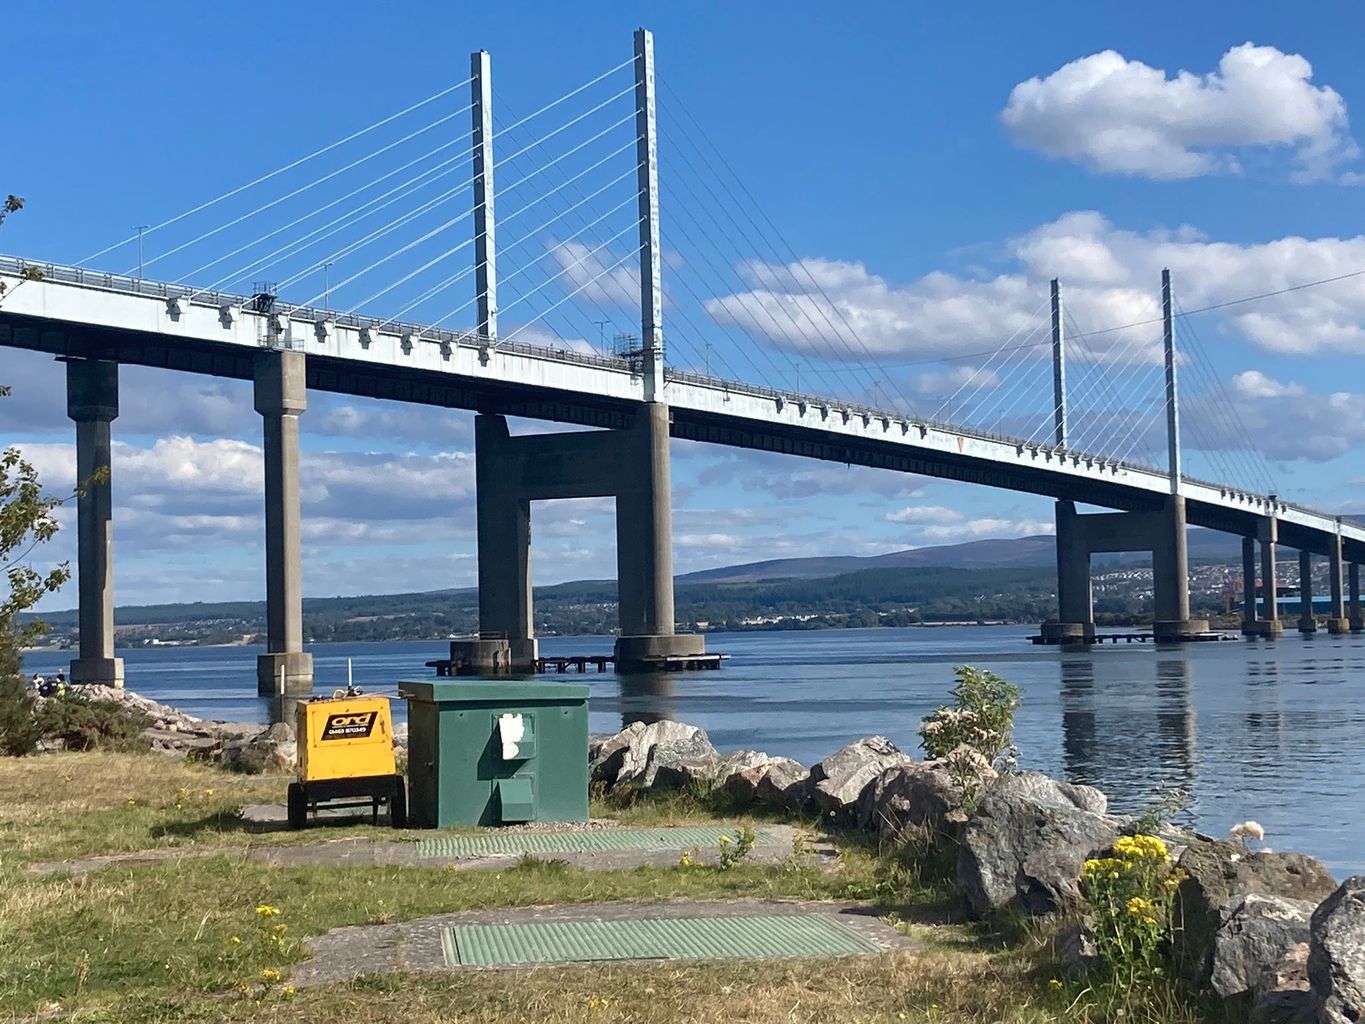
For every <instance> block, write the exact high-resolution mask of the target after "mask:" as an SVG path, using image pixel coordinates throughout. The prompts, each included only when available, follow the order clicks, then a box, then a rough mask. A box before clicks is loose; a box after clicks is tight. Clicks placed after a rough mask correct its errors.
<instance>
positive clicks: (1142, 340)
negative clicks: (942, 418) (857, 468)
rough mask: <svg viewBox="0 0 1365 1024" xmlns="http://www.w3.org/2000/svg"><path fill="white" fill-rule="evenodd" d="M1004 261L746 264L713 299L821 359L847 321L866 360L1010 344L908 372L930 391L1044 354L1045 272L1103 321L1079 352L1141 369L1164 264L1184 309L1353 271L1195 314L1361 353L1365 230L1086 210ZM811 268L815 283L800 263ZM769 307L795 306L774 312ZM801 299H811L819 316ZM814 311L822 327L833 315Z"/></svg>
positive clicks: (1156, 331) (1281, 346) (1087, 327)
mask: <svg viewBox="0 0 1365 1024" xmlns="http://www.w3.org/2000/svg"><path fill="white" fill-rule="evenodd" d="M1006 259H1007V261H1008V263H1009V267H1008V269H1007V270H1006V272H1004V273H997V274H994V275H993V276H988V277H969V276H957V275H952V274H947V273H943V272H935V273H931V274H928V275H925V276H924V277H921V278H918V279H916V280H913V281H910V282H908V283H905V284H894V283H892V282H890V281H888V280H886V279H885V278H883V277H880V276H878V275H877V274H874V273H873V272H871V271H870V270H869V269H868V268H867V267H866V266H864V265H863V264H861V263H856V262H843V263H836V262H834V261H821V260H803V261H801V262H800V263H797V264H786V265H764V266H758V265H755V264H746V265H744V266H743V267H742V268H741V272H742V274H743V275H744V278H745V280H746V282H748V283H750V284H752V286H753V287H752V289H751V290H749V291H746V292H742V293H737V294H734V295H728V296H720V297H716V298H713V299H711V300H709V302H708V304H707V308H708V311H709V312H710V314H711V316H712V317H713V318H714V319H715V320H716V321H717V322H718V323H720V324H722V325H727V326H728V325H738V326H742V327H743V328H744V329H745V330H747V331H749V332H750V333H751V334H752V335H753V336H754V337H757V338H759V339H762V340H763V341H765V342H767V343H770V344H773V345H774V346H776V347H778V348H782V349H785V350H788V351H794V352H799V353H802V354H806V355H811V356H815V357H823V358H830V357H831V356H832V354H835V350H834V349H832V348H831V347H830V345H829V339H830V337H831V336H833V335H835V334H836V333H838V332H842V333H843V335H844V338H843V341H844V343H845V344H844V345H843V346H842V347H840V348H839V349H838V353H837V354H840V355H842V357H843V358H845V359H849V360H853V359H855V358H858V359H866V356H865V355H864V354H863V353H864V352H865V351H866V352H870V353H871V354H872V355H873V356H875V357H877V358H878V359H886V360H887V361H888V362H889V363H891V364H892V365H894V363H895V361H896V359H897V358H904V359H906V360H910V361H919V360H934V359H954V358H959V357H962V356H970V355H977V356H978V359H979V354H980V353H983V352H992V351H995V350H996V349H997V348H999V347H1001V346H1002V345H1003V346H1007V347H1008V349H1009V351H1008V352H1006V353H1005V354H1004V355H1002V356H1001V357H1000V358H999V359H998V360H997V361H996V363H995V365H994V366H991V365H989V361H987V362H986V363H981V362H979V361H978V362H977V363H976V364H975V370H964V369H963V368H961V367H950V368H946V369H944V370H941V371H933V372H925V373H921V374H919V375H918V377H916V378H912V380H911V387H912V390H914V391H916V392H917V393H919V394H920V395H935V394H941V393H943V391H945V390H949V391H951V390H953V389H951V388H949V387H948V386H949V385H950V384H952V382H953V381H954V380H957V379H964V378H966V377H970V376H971V374H972V373H973V372H977V373H978V379H977V380H976V381H973V383H972V385H971V386H972V387H973V388H975V387H976V385H977V383H981V382H985V383H986V384H988V385H989V384H990V383H993V382H994V380H995V378H992V377H991V376H990V375H999V374H1000V370H999V367H1000V366H1002V365H1003V363H1004V362H1005V360H1006V359H1009V360H1010V362H1011V364H1012V369H1011V372H1012V373H1013V372H1017V370H1015V369H1014V368H1017V367H1018V366H1019V365H1020V364H1021V363H1025V362H1027V361H1029V360H1033V361H1035V362H1042V361H1045V360H1046V359H1048V358H1049V315H1048V309H1047V305H1048V282H1049V281H1050V280H1051V279H1052V278H1053V277H1058V278H1060V279H1061V281H1062V287H1063V294H1064V297H1065V302H1066V307H1067V310H1068V312H1069V315H1070V317H1071V318H1072V319H1073V320H1074V322H1075V323H1076V324H1077V325H1078V326H1079V327H1080V328H1081V330H1082V332H1095V331H1100V330H1103V331H1104V333H1100V334H1090V335H1087V336H1081V337H1076V336H1073V337H1071V339H1070V341H1069V344H1068V352H1069V353H1070V356H1071V358H1072V359H1075V360H1079V361H1089V362H1097V363H1110V364H1121V365H1123V366H1126V367H1132V366H1134V365H1148V366H1152V365H1156V364H1158V363H1160V361H1161V329H1160V325H1159V320H1160V316H1161V304H1160V294H1159V293H1160V274H1161V270H1162V268H1163V267H1169V268H1170V269H1171V272H1172V274H1173V279H1174V284H1175V292H1176V297H1177V302H1178V303H1179V304H1180V306H1181V307H1183V308H1187V309H1194V308H1199V307H1203V306H1207V305H1214V304H1217V303H1221V302H1227V301H1229V300H1233V299H1241V298H1244V297H1246V296H1247V295H1248V294H1258V293H1263V292H1277V291H1280V290H1282V289H1290V288H1294V287H1295V286H1296V285H1300V284H1303V283H1305V282H1308V281H1316V280H1324V279H1330V278H1338V277H1343V275H1345V277H1344V279H1342V280H1338V281H1335V282H1333V283H1331V284H1328V285H1325V286H1322V287H1316V288H1309V289H1302V290H1295V291H1292V292H1288V293H1286V294H1281V295H1273V296H1270V297H1268V298H1264V299H1258V300H1257V301H1255V302H1250V303H1246V304H1237V305H1233V306H1229V307H1227V308H1225V309H1220V310H1217V311H1216V312H1214V313H1212V314H1210V315H1209V317H1208V318H1207V320H1206V321H1201V322H1200V323H1201V327H1200V330H1201V332H1202V331H1203V330H1205V328H1204V327H1203V326H1202V324H1203V323H1205V322H1207V323H1208V324H1209V325H1210V326H1209V329H1211V330H1212V331H1218V332H1221V333H1223V334H1226V335H1227V336H1229V337H1233V338H1236V337H1241V338H1244V339H1246V340H1247V341H1249V342H1251V343H1252V344H1253V345H1255V346H1257V347H1259V348H1261V349H1263V350H1265V351H1268V352H1277V353H1291V354H1308V353H1313V352H1320V351H1328V350H1330V351H1341V352H1349V353H1354V354H1362V353H1365V274H1361V273H1360V271H1361V268H1362V267H1365V235H1356V236H1353V237H1348V238H1332V237H1326V238H1301V237H1294V236H1291V237H1286V238H1280V239H1276V240H1273V241H1269V242H1260V243H1257V242H1246V243H1238V242H1219V241H1216V240H1213V239H1210V238H1208V237H1207V236H1205V235H1204V234H1202V233H1201V232H1200V231H1198V230H1197V229H1195V228H1193V227H1189V226H1181V227H1177V228H1175V229H1165V228H1157V229H1153V230H1149V231H1131V230H1127V229H1124V228H1121V227H1119V226H1117V225H1115V224H1113V223H1112V222H1110V221H1109V220H1108V219H1106V218H1105V217H1103V216H1102V215H1101V214H1099V213H1096V212H1094V211H1090V210H1081V211H1074V212H1071V213H1067V214H1064V215H1062V216H1061V217H1058V218H1057V219H1056V220H1054V221H1050V222H1048V223H1046V224H1042V225H1039V226H1038V227H1036V228H1034V229H1033V230H1031V231H1028V232H1026V233H1025V234H1023V235H1021V236H1019V237H1018V238H1015V239H1013V240H1012V241H1010V242H1009V243H1008V245H1007V248H1006ZM813 266H817V267H818V271H819V273H818V274H817V275H814V276H815V279H817V280H819V281H820V282H821V287H819V288H816V287H815V286H814V285H813V284H812V283H811V278H809V277H807V276H806V274H805V272H804V271H805V270H806V269H810V268H811V267H813ZM779 283H782V284H783V285H784V287H785V289H786V290H780V289H779V288H778V285H779ZM764 309H767V310H771V311H782V310H787V311H790V313H791V315H790V316H787V315H785V314H783V315H781V316H773V317H769V316H766V315H763V314H762V310H764ZM798 310H800V311H802V312H799V313H798V312H797V311H798ZM816 310H820V311H821V313H820V315H821V316H822V317H823V318H825V319H827V320H828V322H829V323H830V324H833V325H835V326H833V327H825V330H824V333H823V334H817V333H816V332H815V330H814V328H813V327H812V326H811V320H812V319H814V318H815V316H816V314H815V312H814V311H816ZM805 311H811V317H810V318H806V317H805ZM816 322H817V323H819V324H820V325H821V326H822V327H823V326H824V325H825V320H824V319H819V320H816ZM845 324H851V325H853V328H852V329H850V328H849V327H847V326H844V325H845ZM1124 325H1135V326H1124ZM1113 327H1123V329H1121V330H1110V328H1113ZM855 335H856V336H855ZM1016 350H1017V351H1016Z"/></svg>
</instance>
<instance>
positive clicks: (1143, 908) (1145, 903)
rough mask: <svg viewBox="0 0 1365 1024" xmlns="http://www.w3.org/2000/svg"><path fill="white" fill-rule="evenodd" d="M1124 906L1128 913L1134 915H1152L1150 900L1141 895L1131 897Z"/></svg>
mask: <svg viewBox="0 0 1365 1024" xmlns="http://www.w3.org/2000/svg"><path fill="white" fill-rule="evenodd" d="M1126 907H1127V910H1128V913H1130V914H1132V915H1133V916H1134V917H1148V918H1150V917H1151V916H1152V901H1151V900H1149V899H1144V898H1143V897H1141V896H1134V897H1132V898H1131V899H1130V900H1129V901H1128V903H1127V904H1126Z"/></svg>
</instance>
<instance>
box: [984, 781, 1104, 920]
mask: <svg viewBox="0 0 1365 1024" xmlns="http://www.w3.org/2000/svg"><path fill="white" fill-rule="evenodd" d="M1104 807H1105V800H1104V794H1102V793H1100V792H1099V791H1098V790H1095V789H1091V788H1090V787H1089V786H1073V785H1070V784H1068V783H1064V782H1057V781H1055V780H1053V779H1049V778H1048V777H1047V776H1046V775H1041V774H1038V773H1036V772H1027V773H1022V774H1018V775H1005V776H1002V777H1001V778H1000V779H999V780H998V781H997V782H996V783H995V784H994V785H992V786H991V787H989V788H988V789H987V790H986V792H985V793H984V794H983V795H982V797H981V802H980V803H979V804H978V806H977V809H976V813H975V814H973V815H972V817H971V819H970V820H969V821H968V822H967V824H966V826H965V827H964V828H963V830H962V837H961V840H960V842H959V844H958V861H957V881H958V887H959V889H960V890H961V892H962V895H963V898H964V900H965V901H966V903H967V908H968V910H969V911H970V912H971V913H972V914H973V915H975V916H977V917H980V916H984V915H986V914H989V913H991V912H992V911H997V910H1001V909H1004V908H1005V907H1009V906H1015V907H1018V908H1019V909H1021V910H1023V911H1025V912H1026V913H1030V914H1047V913H1052V912H1053V911H1056V910H1058V909H1061V908H1063V907H1065V906H1068V905H1071V904H1073V903H1075V902H1077V901H1078V900H1079V897H1080V876H1081V867H1082V865H1083V864H1084V863H1085V862H1086V860H1088V859H1089V858H1091V857H1094V856H1096V855H1097V854H1099V853H1101V852H1102V851H1104V850H1105V849H1107V848H1108V847H1109V846H1110V845H1112V844H1113V842H1114V840H1115V839H1117V838H1118V835H1119V824H1120V823H1119V821H1118V819H1116V818H1112V817H1109V816H1107V815H1105V814H1104V813H1103V808H1104Z"/></svg>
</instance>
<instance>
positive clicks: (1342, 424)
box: [1181, 370, 1365, 462]
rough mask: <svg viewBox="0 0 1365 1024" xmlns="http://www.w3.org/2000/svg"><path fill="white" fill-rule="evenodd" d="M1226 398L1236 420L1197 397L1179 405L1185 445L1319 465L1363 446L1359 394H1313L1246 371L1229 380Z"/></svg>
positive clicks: (1364, 409) (1364, 400)
mask: <svg viewBox="0 0 1365 1024" xmlns="http://www.w3.org/2000/svg"><path fill="white" fill-rule="evenodd" d="M1232 398H1233V400H1234V401H1235V402H1236V409H1237V416H1236V418H1233V417H1231V416H1230V415H1229V413H1228V411H1227V409H1226V408H1225V407H1223V406H1221V405H1217V404H1215V403H1213V402H1212V401H1210V400H1208V399H1206V398H1203V397H1196V398H1192V399H1186V400H1183V401H1182V402H1181V408H1182V412H1183V413H1184V415H1185V424H1186V426H1185V429H1184V431H1183V435H1182V438H1183V439H1184V440H1185V443H1186V445H1187V447H1194V448H1201V449H1205V450H1224V451H1251V452H1259V453H1260V454H1262V455H1264V456H1265V457H1266V458H1268V459H1277V460H1286V461H1288V460H1308V461H1313V462H1325V461H1328V460H1330V459H1335V458H1338V457H1340V456H1342V455H1345V454H1346V453H1347V452H1350V451H1351V450H1352V449H1355V448H1358V447H1360V446H1361V445H1362V444H1365V394H1360V393H1357V392H1352V391H1334V392H1329V393H1314V392H1312V391H1310V390H1309V389H1308V388H1306V387H1304V386H1303V385H1301V384H1298V383H1295V382H1293V381H1280V380H1276V379H1275V378H1273V377H1269V376H1267V375H1266V374H1264V373H1262V372H1260V371H1259V370H1247V371H1245V372H1243V373H1239V374H1237V375H1235V376H1234V377H1233V378H1232Z"/></svg>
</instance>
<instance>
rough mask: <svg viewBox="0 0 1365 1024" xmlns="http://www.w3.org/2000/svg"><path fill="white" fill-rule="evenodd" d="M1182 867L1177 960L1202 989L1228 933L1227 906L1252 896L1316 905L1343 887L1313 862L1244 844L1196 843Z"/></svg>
mask: <svg viewBox="0 0 1365 1024" xmlns="http://www.w3.org/2000/svg"><path fill="white" fill-rule="evenodd" d="M1177 863H1178V864H1179V866H1180V868H1181V870H1182V871H1183V872H1184V873H1185V875H1186V877H1185V879H1184V880H1183V881H1182V882H1181V883H1180V888H1179V890H1178V891H1177V893H1176V902H1177V909H1178V911H1179V914H1180V922H1181V927H1180V932H1179V934H1178V935H1177V936H1176V954H1177V957H1178V959H1179V963H1180V970H1181V973H1182V974H1183V975H1184V976H1185V978H1186V979H1187V980H1188V981H1190V982H1192V983H1193V984H1195V985H1200V986H1202V985H1205V984H1207V983H1208V981H1209V977H1210V975H1211V973H1212V970H1213V943H1214V936H1215V935H1216V934H1217V932H1218V930H1219V928H1220V927H1222V924H1223V920H1222V917H1221V908H1222V907H1223V906H1224V905H1225V904H1227V903H1229V902H1230V901H1231V900H1233V899H1234V898H1235V897H1238V896H1245V895H1247V894H1248V893H1258V894H1260V895H1262V896H1281V897H1284V898H1286V899H1291V900H1307V901H1309V902H1311V903H1314V904H1316V903H1318V902H1319V901H1321V900H1323V899H1325V898H1326V897H1327V896H1328V895H1330V894H1331V892H1332V890H1334V889H1335V888H1336V886H1337V883H1336V881H1335V880H1334V879H1333V878H1332V876H1331V874H1330V873H1329V872H1328V871H1327V869H1326V868H1325V867H1323V866H1322V865H1321V864H1320V863H1318V862H1317V861H1316V860H1314V859H1313V858H1312V857H1306V856H1304V855H1303V854H1301V853H1251V852H1248V851H1247V849H1246V848H1245V847H1243V846H1242V845H1241V844H1240V843H1227V842H1193V843H1191V844H1190V845H1189V846H1188V847H1187V848H1186V849H1185V852H1184V853H1183V854H1181V856H1180V860H1179V861H1178V862H1177Z"/></svg>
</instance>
